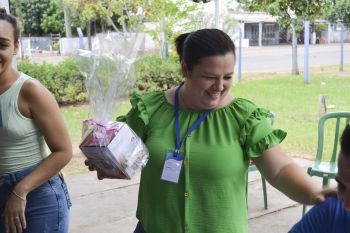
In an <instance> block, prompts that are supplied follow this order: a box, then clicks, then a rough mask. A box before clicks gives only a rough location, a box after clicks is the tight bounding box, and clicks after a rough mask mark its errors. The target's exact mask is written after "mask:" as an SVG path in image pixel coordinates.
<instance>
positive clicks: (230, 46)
mask: <svg viewBox="0 0 350 233" xmlns="http://www.w3.org/2000/svg"><path fill="white" fill-rule="evenodd" d="M175 45H176V51H177V53H178V55H179V58H180V62H181V61H184V62H185V63H186V65H187V68H188V69H189V70H192V68H193V65H195V64H197V63H198V62H199V60H200V59H201V58H203V57H207V56H215V55H225V54H226V53H228V52H232V53H233V54H234V56H236V51H235V50H236V49H235V45H234V43H233V41H232V40H231V38H230V37H229V36H228V35H227V34H226V33H225V32H223V31H221V30H219V29H200V30H197V31H194V32H191V33H184V34H181V35H180V36H178V37H177V38H176V39H175Z"/></svg>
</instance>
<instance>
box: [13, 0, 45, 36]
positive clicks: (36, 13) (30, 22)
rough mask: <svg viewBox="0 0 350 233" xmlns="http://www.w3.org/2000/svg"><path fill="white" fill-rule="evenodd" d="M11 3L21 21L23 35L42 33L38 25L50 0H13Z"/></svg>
mask: <svg viewBox="0 0 350 233" xmlns="http://www.w3.org/2000/svg"><path fill="white" fill-rule="evenodd" d="M11 5H13V7H14V8H15V10H14V11H13V12H15V15H16V16H18V17H19V19H20V20H21V21H22V24H23V33H24V34H25V35H31V36H39V35H42V34H43V33H44V30H43V29H42V28H41V26H40V25H41V22H42V19H43V18H42V16H43V14H44V13H45V11H46V10H47V9H48V8H49V6H50V0H14V1H11Z"/></svg>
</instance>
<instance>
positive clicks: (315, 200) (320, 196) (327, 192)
mask: <svg viewBox="0 0 350 233" xmlns="http://www.w3.org/2000/svg"><path fill="white" fill-rule="evenodd" d="M335 195H337V189H336V188H326V189H323V190H322V191H321V192H319V193H316V194H315V195H313V196H312V197H311V203H312V204H319V203H322V202H324V201H325V200H326V198H327V197H329V196H335Z"/></svg>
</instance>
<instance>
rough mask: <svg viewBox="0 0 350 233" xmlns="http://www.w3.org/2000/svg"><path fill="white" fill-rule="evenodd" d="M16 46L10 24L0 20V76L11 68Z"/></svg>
mask: <svg viewBox="0 0 350 233" xmlns="http://www.w3.org/2000/svg"><path fill="white" fill-rule="evenodd" d="M17 48H18V44H17V43H15V41H14V34H13V27H12V25H11V24H10V23H8V22H7V21H5V20H0V77H1V76H2V75H3V74H4V73H6V71H8V70H9V69H11V68H12V66H11V65H12V59H13V57H14V55H15V53H16V51H17Z"/></svg>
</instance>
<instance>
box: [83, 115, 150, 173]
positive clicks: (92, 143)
mask: <svg viewBox="0 0 350 233" xmlns="http://www.w3.org/2000/svg"><path fill="white" fill-rule="evenodd" d="M83 128H85V129H86V133H85V137H84V138H83V140H82V142H81V144H80V146H79V148H80V150H81V151H82V152H83V153H84V155H85V156H86V157H87V158H88V160H89V163H91V164H92V165H93V166H94V167H95V168H96V169H97V170H99V171H101V172H103V173H104V174H105V176H106V177H111V178H121V179H131V177H132V176H133V175H134V174H135V173H136V172H137V171H139V170H140V169H141V168H142V167H143V166H144V165H146V163H147V161H148V155H149V154H148V150H147V148H146V146H145V145H144V143H143V142H142V140H141V139H140V138H139V137H138V136H137V135H136V134H135V132H134V131H133V130H132V129H131V128H130V127H129V126H128V125H127V124H126V123H122V122H115V121H113V122H108V123H107V124H98V123H96V122H94V121H93V120H87V121H85V122H84V127H83Z"/></svg>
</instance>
